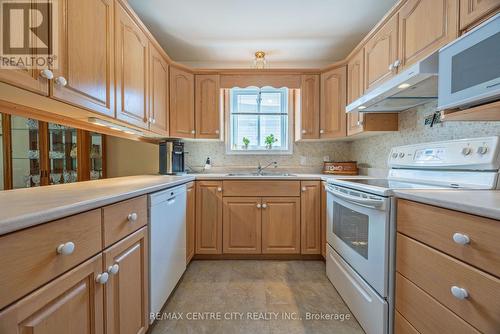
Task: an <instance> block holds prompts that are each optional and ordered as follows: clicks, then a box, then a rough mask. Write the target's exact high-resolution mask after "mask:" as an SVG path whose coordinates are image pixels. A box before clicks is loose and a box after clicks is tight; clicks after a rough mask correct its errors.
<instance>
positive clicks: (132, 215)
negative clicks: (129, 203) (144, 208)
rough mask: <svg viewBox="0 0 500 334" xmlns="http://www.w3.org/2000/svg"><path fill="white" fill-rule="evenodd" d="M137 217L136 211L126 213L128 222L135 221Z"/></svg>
mask: <svg viewBox="0 0 500 334" xmlns="http://www.w3.org/2000/svg"><path fill="white" fill-rule="evenodd" d="M138 217H139V215H138V214H137V213H135V212H132V213H129V214H128V217H127V219H128V221H129V222H131V223H134V222H136V221H137V218H138Z"/></svg>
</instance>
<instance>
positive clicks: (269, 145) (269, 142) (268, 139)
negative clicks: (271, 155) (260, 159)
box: [264, 133, 278, 150]
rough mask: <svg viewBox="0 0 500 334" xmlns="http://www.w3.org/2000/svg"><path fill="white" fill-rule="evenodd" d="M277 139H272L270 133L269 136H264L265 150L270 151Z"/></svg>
mask: <svg viewBox="0 0 500 334" xmlns="http://www.w3.org/2000/svg"><path fill="white" fill-rule="evenodd" d="M277 141H278V139H276V138H275V137H274V135H273V134H272V133H271V134H270V135H269V136H266V138H265V139H264V142H265V143H266V148H267V149H268V150H271V149H272V148H273V144H274V143H276V142H277Z"/></svg>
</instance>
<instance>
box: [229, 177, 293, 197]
mask: <svg viewBox="0 0 500 334" xmlns="http://www.w3.org/2000/svg"><path fill="white" fill-rule="evenodd" d="M223 196H250V197H258V196H262V197H263V196H266V197H269V196H279V197H290V196H297V197H298V196H300V181H242V180H239V181H224V183H223Z"/></svg>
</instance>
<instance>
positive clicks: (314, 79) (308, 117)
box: [297, 74, 320, 139]
mask: <svg viewBox="0 0 500 334" xmlns="http://www.w3.org/2000/svg"><path fill="white" fill-rule="evenodd" d="M319 84H320V76H319V75H317V74H311V75H302V78H301V85H300V115H298V116H299V117H298V122H299V124H298V133H297V138H298V139H318V138H319V94H320V87H319Z"/></svg>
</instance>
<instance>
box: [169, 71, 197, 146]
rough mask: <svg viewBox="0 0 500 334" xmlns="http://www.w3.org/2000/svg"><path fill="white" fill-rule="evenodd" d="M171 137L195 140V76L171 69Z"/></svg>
mask: <svg viewBox="0 0 500 334" xmlns="http://www.w3.org/2000/svg"><path fill="white" fill-rule="evenodd" d="M169 98H170V136H172V137H178V138H194V136H195V133H196V131H195V124H194V75H193V74H191V73H189V72H186V71H183V70H181V69H179V68H176V67H170V97H169Z"/></svg>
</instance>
